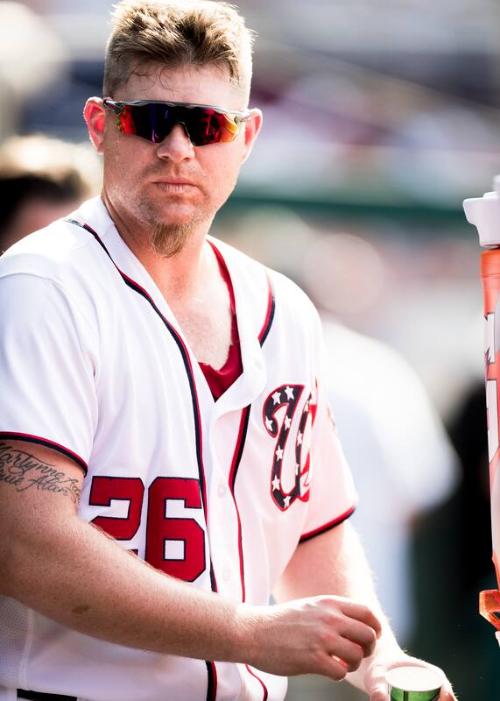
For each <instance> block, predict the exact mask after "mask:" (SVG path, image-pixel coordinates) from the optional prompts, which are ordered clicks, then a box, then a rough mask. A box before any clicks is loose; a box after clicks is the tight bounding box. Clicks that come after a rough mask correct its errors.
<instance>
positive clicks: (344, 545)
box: [0, 0, 454, 701]
mask: <svg viewBox="0 0 500 701" xmlns="http://www.w3.org/2000/svg"><path fill="white" fill-rule="evenodd" d="M250 74H251V35H250V33H249V32H248V30H247V29H246V28H245V26H244V23H243V20H242V19H241V18H240V17H239V15H238V14H237V13H236V12H235V11H234V10H233V9H232V8H231V7H230V6H228V5H225V4H224V3H214V2H208V1H207V0H203V1H199V2H196V1H195V2H189V3H186V2H180V1H179V2H153V1H152V0H139V1H137V0H136V1H134V0H132V1H130V2H128V1H126V2H121V3H119V5H118V6H117V10H116V15H115V25H114V30H113V34H112V36H111V39H110V42H109V44H108V49H107V58H106V67H105V79H104V95H105V99H98V98H92V99H90V100H89V101H88V102H87V105H86V107H85V118H86V121H87V124H88V128H89V134H90V138H91V140H92V142H93V143H94V145H95V147H96V149H97V150H98V152H99V153H101V154H102V155H103V161H104V185H103V192H102V200H93V201H90V202H88V203H86V204H84V205H83V206H82V208H80V209H79V210H78V211H77V212H75V213H74V214H73V215H72V216H71V218H70V219H68V220H66V221H63V220H60V221H59V222H57V223H55V224H54V225H52V226H49V227H48V228H47V229H45V230H42V231H40V232H37V233H35V234H34V235H32V236H29V237H27V238H26V239H24V240H23V241H22V242H20V243H18V244H17V245H16V246H14V247H13V248H12V249H10V250H9V251H7V253H6V254H4V256H3V257H2V259H1V265H0V304H1V305H2V307H6V308H7V307H8V312H7V313H6V314H5V315H4V317H2V322H1V327H2V335H3V341H2V350H1V357H0V385H1V387H2V397H3V402H2V409H1V428H0V430H1V433H0V441H1V443H0V488H1V491H0V500H1V504H0V514H1V516H0V519H1V521H0V523H1V526H2V533H3V536H4V537H3V538H2V545H1V546H0V548H1V553H0V555H1V561H2V562H3V563H4V568H3V570H2V573H1V575H0V587H1V592H2V594H3V595H4V597H3V598H2V599H0V602H1V603H0V611H1V616H0V640H1V648H2V654H1V656H0V685H2V688H1V694H3V695H0V701H2V700H5V699H15V698H21V699H22V698H25V699H38V700H40V701H50V700H52V699H61V698H63V699H68V698H69V699H77V698H78V699H86V700H87V701H115V700H116V701H137V700H138V699H144V701H159V700H160V699H165V698H168V699H176V701H197V700H198V699H200V700H201V699H217V700H218V701H221V700H223V699H226V700H229V699H270V700H271V699H272V700H273V701H274V700H278V699H283V698H284V695H285V692H286V680H285V678H284V677H285V675H289V674H301V673H306V672H315V673H319V674H324V675H326V676H328V677H330V678H332V679H342V678H344V677H345V676H346V674H347V673H353V672H354V670H358V671H357V672H356V675H357V676H355V677H353V681H354V682H355V683H358V684H360V685H361V686H362V687H363V688H364V689H366V691H367V693H368V694H369V696H370V699H371V701H386V700H387V698H388V695H387V691H386V685H385V682H384V674H385V670H386V668H387V666H388V665H390V664H401V663H405V662H407V661H408V658H407V657H406V656H405V654H404V653H403V652H402V651H401V649H400V648H399V647H398V646H397V644H396V642H395V640H394V638H393V636H392V634H391V631H390V628H389V626H388V624H387V622H386V621H385V620H384V617H383V614H382V613H381V612H380V610H379V606H378V604H377V602H376V599H375V596H374V594H373V589H372V586H371V581H370V575H369V570H368V568H367V566H366V563H365V560H364V558H363V554H362V551H361V548H360V546H359V544H358V542H357V541H356V538H355V536H354V534H353V532H352V531H351V529H350V528H349V526H348V524H347V523H346V522H345V521H346V519H347V517H348V516H349V514H350V513H351V512H352V510H353V508H354V503H355V494H354V490H353V487H352V483H351V480H350V476H349V473H348V470H347V468H346V466H345V463H344V460H343V457H342V454H341V451H340V449H339V446H338V442H337V438H336V434H335V432H334V430H333V427H332V424H331V421H330V419H329V416H328V412H327V408H326V405H325V400H324V395H323V389H322V385H321V373H320V368H319V365H320V361H319V345H320V341H319V336H320V332H319V323H318V319H317V315H316V314H315V312H314V309H313V308H312V305H311V304H310V302H309V301H308V299H307V298H305V296H304V295H303V293H301V292H300V291H299V290H298V289H297V288H296V287H295V286H293V285H292V283H290V282H289V281H288V280H286V279H284V278H283V277H281V276H279V275H277V274H273V273H268V272H267V271H266V270H265V269H263V268H262V267H261V266H259V265H258V264H257V263H255V262H253V261H251V260H249V259H247V258H246V257H244V256H243V255H242V254H239V253H237V252H236V251H235V250H233V249H231V248H230V247H229V246H224V245H223V244H222V243H220V242H218V241H214V240H213V239H211V238H210V237H208V232H209V229H210V225H211V222H212V220H213V217H214V215H215V213H216V212H217V210H218V209H219V208H220V207H221V206H222V204H223V203H224V202H225V200H226V199H227V197H228V196H229V194H230V192H231V191H232V189H233V187H234V184H235V182H236V179H237V175H238V171H239V168H240V166H241V164H242V163H243V162H244V160H245V159H246V158H247V157H248V155H249V153H250V151H251V148H252V145H253V143H254V140H255V138H256V136H257V134H258V132H259V129H260V126H261V121H262V117H261V114H260V112H259V111H258V110H255V109H254V110H248V108H247V104H248V96H249V88H250ZM166 103H168V104H166ZM7 398H8V399H7ZM127 551H128V552H127ZM271 591H272V592H273V594H274V596H275V598H276V601H277V603H276V604H275V605H272V606H270V605H268V601H269V596H270V593H271ZM441 699H442V701H450V700H452V699H454V696H453V694H452V692H451V689H450V688H449V685H448V684H446V688H445V690H444V691H443V693H442V695H441Z"/></svg>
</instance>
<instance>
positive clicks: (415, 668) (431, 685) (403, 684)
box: [386, 665, 444, 691]
mask: <svg viewBox="0 0 500 701" xmlns="http://www.w3.org/2000/svg"><path fill="white" fill-rule="evenodd" d="M386 681H387V683H388V684H389V686H391V687H394V688H396V689H403V690H404V691H433V690H434V689H439V687H440V686H441V685H442V684H443V681H444V677H443V674H442V673H441V672H439V671H438V670H435V669H429V667H422V666H419V665H402V666H401V667H393V668H392V669H390V670H389V671H388V672H387V674H386Z"/></svg>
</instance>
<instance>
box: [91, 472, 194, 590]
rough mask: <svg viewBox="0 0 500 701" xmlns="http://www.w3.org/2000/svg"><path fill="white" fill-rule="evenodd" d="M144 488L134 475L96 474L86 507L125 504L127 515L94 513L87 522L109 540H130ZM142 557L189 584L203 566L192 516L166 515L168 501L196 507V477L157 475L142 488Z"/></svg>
mask: <svg viewBox="0 0 500 701" xmlns="http://www.w3.org/2000/svg"><path fill="white" fill-rule="evenodd" d="M144 496H145V488H144V484H143V482H142V480H141V479H139V478H138V477H100V476H96V477H94V478H93V480H92V486H91V489H90V497H89V503H90V505H91V506H111V502H112V501H113V502H116V501H125V502H128V506H127V515H126V516H121V517H116V516H97V518H95V519H94V520H93V521H92V523H93V524H94V525H96V526H98V527H99V528H102V530H103V531H106V533H108V534H109V535H110V536H112V537H113V538H115V540H132V538H134V536H135V535H136V533H137V531H138V530H139V526H140V524H141V515H142V510H143V502H144ZM146 498H147V517H146V518H147V521H146V548H145V560H146V562H148V563H149V564H150V565H152V566H153V567H155V568H156V569H158V570H161V571H162V572H165V573H166V574H169V575H171V576H172V577H177V578H178V579H183V580H185V581H187V582H193V581H194V580H195V579H197V577H199V576H200V575H201V574H202V572H204V570H205V564H206V563H205V534H204V532H203V528H202V527H201V526H200V525H199V524H198V523H197V521H195V519H193V518H185V517H183V518H180V517H178V516H169V515H168V513H167V511H168V506H167V505H168V502H172V504H173V502H180V503H181V504H183V506H184V507H185V508H189V509H201V508H202V503H201V495H200V485H199V482H198V480H196V479H184V478H179V477H157V478H156V479H155V480H154V481H153V482H152V484H151V485H150V486H149V489H148V490H147V497H146Z"/></svg>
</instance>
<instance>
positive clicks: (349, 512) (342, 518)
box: [299, 506, 356, 543]
mask: <svg viewBox="0 0 500 701" xmlns="http://www.w3.org/2000/svg"><path fill="white" fill-rule="evenodd" d="M355 510H356V506H351V508H350V509H347V511H344V513H343V514H341V515H340V516H337V518H335V519H333V521H329V522H328V523H325V524H324V525H323V526H320V527H319V528H315V529H314V530H313V531H309V532H308V533H304V535H302V536H301V537H300V540H299V543H305V541H306V540H310V539H311V538H315V537H316V536H317V535H321V534H322V533H326V531H329V530H330V529H332V528H335V526H338V525H340V524H341V523H343V522H344V521H346V520H347V519H348V518H349V516H352V514H353V513H354V511H355Z"/></svg>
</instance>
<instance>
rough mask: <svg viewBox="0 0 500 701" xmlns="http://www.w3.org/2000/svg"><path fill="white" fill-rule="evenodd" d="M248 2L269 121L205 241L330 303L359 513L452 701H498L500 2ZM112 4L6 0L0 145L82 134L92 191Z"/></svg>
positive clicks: (318, 692)
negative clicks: (490, 442) (483, 279)
mask: <svg viewBox="0 0 500 701" xmlns="http://www.w3.org/2000/svg"><path fill="white" fill-rule="evenodd" d="M236 4H237V5H238V6H239V7H240V9H241V11H242V13H243V14H244V15H245V17H246V18H247V23H248V25H249V26H250V27H251V28H253V29H255V30H256V31H257V34H258V39H257V43H256V54H255V71H254V89H253V95H252V104H253V105H255V106H259V107H261V108H262V109H263V111H264V117H265V120H264V128H263V132H262V135H261V137H260V139H259V141H258V143H257V145H256V148H255V151H254V154H253V155H252V157H251V159H250V160H249V161H248V162H247V164H246V165H245V167H244V169H243V172H242V176H241V181H240V184H239V186H238V189H237V191H236V192H235V194H234V195H233V197H232V198H231V200H230V201H229V203H228V204H227V205H226V207H225V208H224V210H223V211H222V212H221V214H220V216H219V217H218V219H217V221H216V225H215V229H214V232H213V233H214V234H215V235H217V236H220V237H221V238H224V239H226V240H228V241H230V242H231V243H234V244H235V245H236V246H238V247H239V248H241V249H243V250H245V251H246V252H248V253H249V254H251V255H252V256H254V257H256V258H259V259H260V260H262V261H263V262H265V263H266V264H268V265H270V266H272V267H274V268H276V269H278V270H281V271H282V272H284V273H286V274H287V275H289V276H290V277H292V278H293V279H294V280H296V281H297V282H298V283H299V284H300V285H301V286H303V287H304V288H305V289H306V290H307V292H308V293H309V294H310V295H311V297H312V298H313V299H314V301H315V303H316V304H317V306H318V308H319V309H320V310H321V313H322V314H323V317H324V321H325V330H326V340H327V354H326V360H327V366H328V371H329V376H330V381H331V401H332V403H333V406H334V410H335V413H336V414H337V418H338V424H339V430H340V433H341V437H342V438H343V440H344V442H345V445H346V452H347V454H348V457H349V459H350V460H351V462H352V465H353V471H354V472H355V477H356V478H357V482H358V485H359V491H360V495H361V503H360V507H359V509H358V514H357V515H356V518H357V519H358V525H359V529H360V531H361V534H362V537H363V539H364V541H365V543H366V546H367V549H368V551H369V554H370V558H371V559H372V562H373V567H374V570H375V574H376V577H377V580H378V582H379V584H378V586H379V594H380V596H381V598H382V600H383V602H384V605H385V606H386V608H387V610H388V611H389V614H390V616H391V618H392V620H393V622H394V625H395V628H396V630H397V631H398V633H399V635H400V638H401V639H402V640H403V642H404V643H405V644H406V645H407V647H408V649H409V650H410V651H411V652H412V653H413V654H416V655H418V656H422V657H425V658H428V659H431V660H432V661H433V662H435V663H436V664H439V665H441V666H443V667H444V668H445V669H446V671H447V672H448V674H449V676H450V678H451V679H452V680H453V681H454V682H455V686H456V689H457V692H458V693H459V695H460V698H461V699H468V698H482V697H484V698H487V697H494V698H498V697H499V696H498V693H499V687H500V680H499V679H498V673H497V674H495V669H496V667H497V660H498V657H497V656H498V655H499V652H498V649H497V644H496V642H495V639H494V636H493V630H492V629H490V627H489V626H488V624H486V623H485V622H484V621H482V619H481V618H480V617H479V616H478V614H477V593H478V591H479V589H481V588H485V587H488V586H491V587H493V586H494V580H493V568H492V566H491V564H490V556H491V541H490V530H489V529H490V526H489V502H488V485H487V457H486V454H487V449H486V418H485V412H484V390H483V385H482V378H483V341H482V338H483V332H482V299H481V290H480V282H479V268H478V262H479V247H478V242H477V236H476V232H475V230H474V229H473V228H472V227H470V226H469V225H468V224H467V223H466V221H465V219H464V215H463V212H462V208H461V203H462V200H463V199H464V198H465V197H472V196H480V195H481V194H483V192H485V191H487V190H489V189H491V185H492V178H493V176H494V175H495V174H496V173H497V172H500V93H499V87H500V4H499V3H498V2H497V1H496V0H441V1H440V2H430V0H379V1H378V2H377V3H376V6H375V4H374V3H373V2H371V1H369V0H348V1H347V0H333V1H332V0H309V2H308V3H303V2H299V0H273V2H272V3H271V2H265V1H264V0H240V1H239V2H237V3H236ZM111 5H112V3H110V2H107V1H106V0H85V2H83V1H82V2H80V1H79V0H71V2H69V0H67V1H64V0H45V1H44V0H33V1H32V2H5V1H4V2H0V140H1V142H2V143H3V144H6V143H8V139H9V138H10V137H12V136H14V135H27V134H33V133H42V134H46V135H49V136H50V137H52V138H57V139H62V140H64V141H66V142H70V143H71V144H72V145H78V148H79V149H81V151H80V156H79V160H78V164H79V165H78V167H80V165H81V167H82V168H83V167H85V168H86V169H87V171H86V172H87V174H88V173H90V172H92V174H91V175H90V176H89V177H91V178H93V182H94V184H95V187H96V188H97V187H98V167H96V166H95V163H94V164H93V165H92V166H91V165H89V164H90V161H91V160H92V155H91V154H90V151H88V152H87V147H84V146H80V144H83V143H86V132H85V128H84V123H83V120H82V117H81V112H82V107H83V104H84V101H85V99H86V98H87V97H88V96H90V95H94V94H97V95H100V94H101V91H100V82H101V77H102V66H103V63H102V58H103V52H104V46H105V41H106V37H107V34H108V32H109V20H108V15H109V11H110V9H111ZM1 145H2V144H0V147H1ZM68 148H70V147H69V146H68ZM28 151H29V152H31V153H33V149H29V150H28ZM35 151H36V149H35ZM84 151H85V156H82V154H83V152H84ZM72 153H73V152H72ZM31 160H33V159H31ZM35 160H36V159H35ZM49 160H50V159H49ZM27 161H28V162H29V161H30V157H29V155H28V156H27ZM84 163H85V165H83V164H84ZM28 165H29V163H28ZM31 165H33V164H31ZM89 168H90V170H89ZM92 169H93V170H92ZM3 206H4V205H3ZM25 233H26V232H25ZM345 687H346V685H344V684H341V685H333V684H330V683H327V682H325V681H324V680H321V679H319V678H312V677H311V678H301V679H296V680H293V681H292V683H291V685H290V691H289V695H288V699H289V700H290V701H298V700H299V699H304V698H308V699H318V700H322V699H327V698H328V699H330V698H336V699H346V700H347V699H349V700H350V699H360V698H364V697H363V696H359V695H357V693H355V692H351V691H350V690H349V689H347V688H345ZM495 694H496V695H495Z"/></svg>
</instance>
